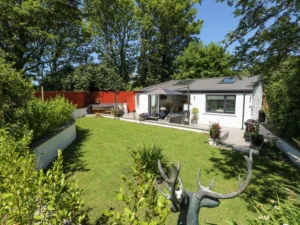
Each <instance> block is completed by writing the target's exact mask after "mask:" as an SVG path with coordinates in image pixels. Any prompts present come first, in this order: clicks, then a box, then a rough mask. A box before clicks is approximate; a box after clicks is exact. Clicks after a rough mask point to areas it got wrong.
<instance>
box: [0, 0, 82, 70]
mask: <svg viewBox="0 0 300 225" xmlns="http://www.w3.org/2000/svg"><path fill="white" fill-rule="evenodd" d="M0 21H1V22H0V50H3V51H4V52H5V60H6V61H7V62H13V63H14V67H15V68H16V69H17V70H22V69H23V70H24V71H25V72H27V73H36V72H37V71H36V70H37V69H41V68H39V67H40V66H41V65H44V64H48V65H45V67H47V66H50V65H53V64H55V61H56V62H58V61H59V63H61V61H62V58H63V55H66V54H64V53H63V52H64V50H65V49H66V48H70V46H75V45H77V46H78V45H80V44H81V43H80V42H79V43H78V42H77V41H73V40H74V37H78V36H80V35H78V33H80V32H78V29H80V28H81V21H82V14H81V11H80V10H79V8H78V2H77V1H75V0H43V1H42V0H1V1H0ZM71 40H72V41H71ZM73 53H74V51H73V52H70V53H69V54H68V55H73ZM47 55H48V56H49V55H52V56H51V57H46V56H47ZM46 58H47V59H46Z"/></svg>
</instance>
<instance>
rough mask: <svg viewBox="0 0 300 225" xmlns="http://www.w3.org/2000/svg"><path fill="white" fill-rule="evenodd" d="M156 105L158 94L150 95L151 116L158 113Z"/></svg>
mask: <svg viewBox="0 0 300 225" xmlns="http://www.w3.org/2000/svg"><path fill="white" fill-rule="evenodd" d="M158 107H159V102H158V95H151V109H150V114H151V115H152V116H156V115H157V114H158Z"/></svg>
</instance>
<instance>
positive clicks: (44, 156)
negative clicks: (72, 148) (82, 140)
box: [33, 121, 76, 169]
mask: <svg viewBox="0 0 300 225" xmlns="http://www.w3.org/2000/svg"><path fill="white" fill-rule="evenodd" d="M75 138H76V127H75V121H74V122H73V123H72V124H71V125H69V126H68V127H67V128H65V129H64V130H62V131H60V132H59V133H57V134H56V135H54V136H53V137H51V138H49V139H46V140H45V141H44V142H43V143H41V144H40V145H38V146H37V147H34V148H33V152H34V154H35V159H36V161H37V165H36V169H45V168H46V167H47V166H48V165H49V164H50V163H51V162H52V161H53V159H55V158H56V157H57V152H58V149H61V150H64V149H66V148H67V147H68V146H69V145H70V144H71V143H72V142H73V141H74V140H75Z"/></svg>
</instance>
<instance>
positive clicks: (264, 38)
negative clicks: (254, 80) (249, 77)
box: [217, 0, 300, 79]
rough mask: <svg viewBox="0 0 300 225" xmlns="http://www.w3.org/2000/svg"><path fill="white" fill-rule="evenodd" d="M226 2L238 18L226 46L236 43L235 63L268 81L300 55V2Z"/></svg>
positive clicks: (260, 0)
mask: <svg viewBox="0 0 300 225" xmlns="http://www.w3.org/2000/svg"><path fill="white" fill-rule="evenodd" d="M217 1H222V2H224V1H225V2H227V3H228V4H229V5H233V6H234V7H235V11H234V15H235V17H240V21H239V24H238V27H237V28H236V30H235V31H233V32H230V33H229V34H228V36H227V44H232V43H233V42H239V44H240V45H239V46H238V47H236V56H237V57H236V62H237V63H238V65H239V66H240V67H251V66H252V68H253V69H254V70H253V71H252V72H254V73H255V72H256V73H259V74H264V75H265V76H264V77H265V78H266V79H268V77H269V75H270V74H272V71H273V70H274V69H276V67H277V66H279V65H280V62H282V61H284V60H285V59H286V58H287V57H288V56H296V55H299V52H300V16H299V15H300V1H299V0H277V1H274V0H251V1H233V0H217Z"/></svg>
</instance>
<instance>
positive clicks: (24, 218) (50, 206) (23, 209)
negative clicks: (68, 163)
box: [0, 129, 86, 225]
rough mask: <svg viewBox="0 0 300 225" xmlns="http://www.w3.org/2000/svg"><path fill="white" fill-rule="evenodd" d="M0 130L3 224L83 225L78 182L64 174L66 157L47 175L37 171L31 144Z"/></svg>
mask: <svg viewBox="0 0 300 225" xmlns="http://www.w3.org/2000/svg"><path fill="white" fill-rule="evenodd" d="M30 139H31V133H27V134H26V135H24V137H23V138H21V139H20V140H17V139H15V138H13V137H12V136H11V135H10V134H9V133H8V132H7V131H6V130H4V129H1V130H0V221H1V224H3V225H6V224H7V225H8V224H81V223H82V222H83V220H84V219H85V215H86V209H85V208H84V205H83V201H82V199H81V194H82V191H81V190H79V189H78V184H77V182H76V181H75V180H74V181H68V180H67V179H66V177H65V175H64V174H63V172H62V171H63V169H62V155H61V151H59V153H58V158H57V160H56V161H55V162H54V164H53V166H52V167H51V168H50V169H49V170H48V171H47V172H46V173H44V172H43V171H42V170H40V171H36V170H35V165H36V161H35V160H34V155H33V154H30V152H29V148H28V144H29V143H30Z"/></svg>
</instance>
